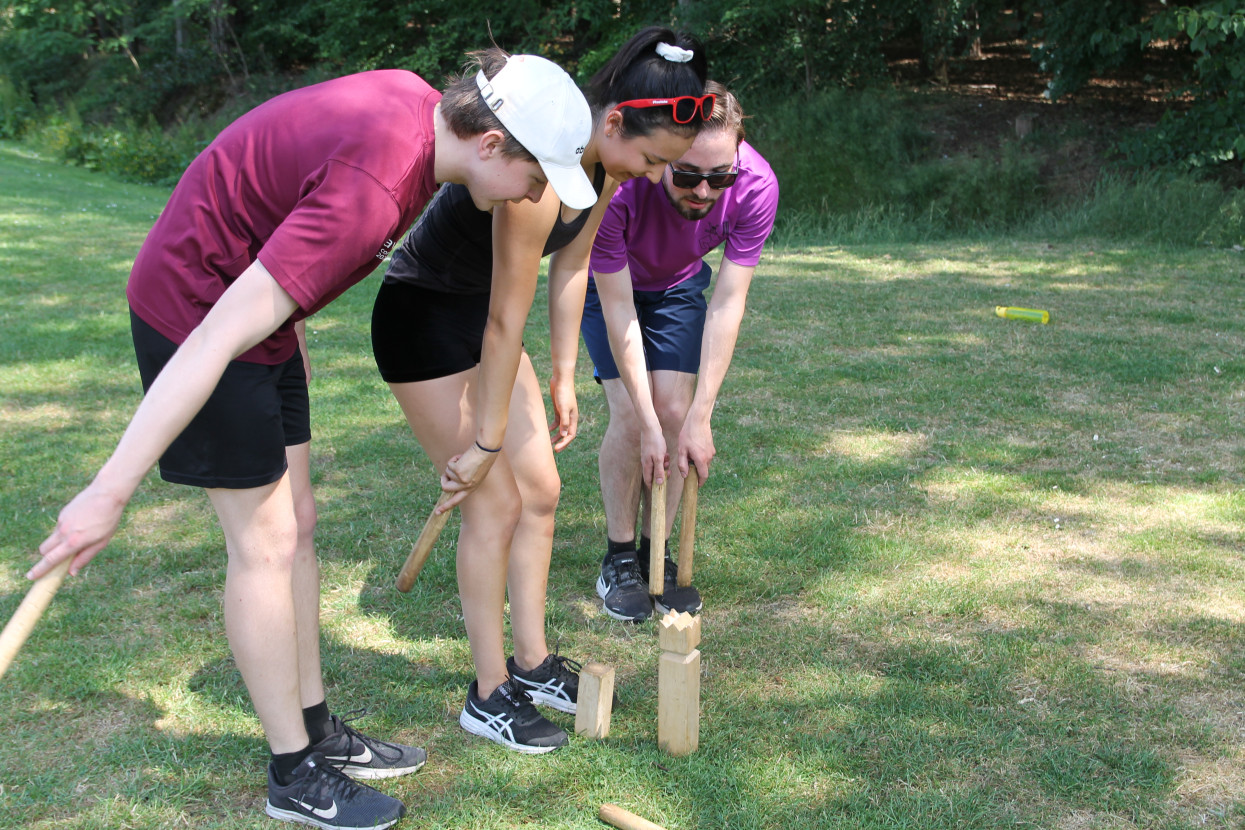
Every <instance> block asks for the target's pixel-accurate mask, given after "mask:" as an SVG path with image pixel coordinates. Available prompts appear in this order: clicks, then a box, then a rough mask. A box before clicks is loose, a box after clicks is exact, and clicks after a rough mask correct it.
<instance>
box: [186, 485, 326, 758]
mask: <svg viewBox="0 0 1245 830" xmlns="http://www.w3.org/2000/svg"><path fill="white" fill-rule="evenodd" d="M208 497H209V498H210V499H211V501H212V506H213V507H214V508H215V509H216V515H217V516H218V517H219V518H220V523H221V527H222V528H223V529H224V531H225V546H226V548H227V550H228V552H229V565H228V568H227V571H226V577H225V601H224V604H225V633H226V635H227V636H228V638H229V646H230V648H231V649H232V650H233V656H234V660H235V661H236V662H237V665H238V670H239V671H240V672H241V673H242V679H243V681H244V682H245V683H246V688H247V691H248V692H249V693H250V696H251V703H252V704H253V705H254V706H255V713H256V714H257V715H258V716H259V721H260V724H261V725H262V726H263V728H264V734H265V735H266V736H267V738H268V744H269V746H270V747H271V749H272V751H273V752H274V753H278V754H280V753H286V752H297V751H298V750H301V749H303V748H305V747H306V746H307V744H308V743H309V741H308V738H307V730H306V728H305V727H304V725H303V713H302V695H301V690H300V688H299V686H300V678H301V677H302V672H301V670H300V666H299V655H300V638H299V631H298V624H297V611H296V607H298V606H299V605H300V603H298V602H296V601H295V589H294V582H295V578H294V561H295V558H296V548H297V546H298V536H299V533H298V527H297V524H296V520H295V514H294V499H293V494H292V490H291V484H290V475H289V474H288V473H287V474H286V475H284V476H282V477H281V479H280V480H279V481H277V482H276V483H275V484H270V485H267V486H265V487H257V488H253V489H247V490H222V489H212V490H208Z"/></svg>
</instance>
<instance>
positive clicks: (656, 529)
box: [648, 479, 666, 597]
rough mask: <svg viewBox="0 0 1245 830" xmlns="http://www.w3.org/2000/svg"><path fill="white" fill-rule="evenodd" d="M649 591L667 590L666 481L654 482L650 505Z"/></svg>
mask: <svg viewBox="0 0 1245 830" xmlns="http://www.w3.org/2000/svg"><path fill="white" fill-rule="evenodd" d="M648 517H649V518H648V540H649V548H648V592H649V593H650V594H652V595H653V596H655V597H659V596H661V595H662V594H664V593H665V592H666V482H665V480H664V479H663V480H662V481H661V483H658V482H656V481H654V482H653V486H652V487H651V488H649V505H648Z"/></svg>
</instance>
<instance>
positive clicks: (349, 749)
mask: <svg viewBox="0 0 1245 830" xmlns="http://www.w3.org/2000/svg"><path fill="white" fill-rule="evenodd" d="M351 715H353V717H350V716H351ZM366 715H367V710H366V709H356V710H354V711H352V712H348V713H347V717H346V718H345V719H344V720H343V719H341V718H338V717H337V715H332V716H331V718H332V723H333V731H332V733H331V734H329V735H328V737H326V738H325V739H324V740H322V741H320V743H318V744H316V745H315V746H313V747H312V748H311V751H312V752H319V753H322V754H323V755H324V758H325V760H326V761H328V762H329V763H330V764H335V765H337V766H339V767H341V771H342V772H344V773H346V774H347V775H349V776H350V777H352V778H363V779H375V778H397V777H398V776H399V775H407V774H408V773H412V772H414V771H415V770H417V769H419V768H420V767H422V766H423V765H424V762H425V761H427V760H428V753H427V752H424V750H422V749H420V748H419V747H417V746H403V745H402V744H391V743H386V742H385V741H378V740H377V739H376V738H369V737H368V736H367V735H364V734H362V733H361V732H359V731H358V730H356V729H355V728H354V727H352V726H351V725H350V723H351V722H352V721H356V720H358V719H359V718H362V717H364V716H366Z"/></svg>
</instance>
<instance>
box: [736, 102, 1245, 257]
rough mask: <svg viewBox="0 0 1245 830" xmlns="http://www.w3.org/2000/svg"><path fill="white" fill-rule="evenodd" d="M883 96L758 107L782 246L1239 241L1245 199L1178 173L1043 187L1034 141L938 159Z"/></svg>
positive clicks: (1039, 147)
mask: <svg viewBox="0 0 1245 830" xmlns="http://www.w3.org/2000/svg"><path fill="white" fill-rule="evenodd" d="M920 110H921V103H920V102H919V101H917V100H915V99H913V98H912V97H910V96H904V95H900V94H899V93H896V92H893V91H890V90H885V89H882V90H861V91H854V92H853V91H846V90H832V91H830V92H827V93H825V94H822V95H817V96H813V97H811V98H804V97H801V98H799V99H793V100H789V101H787V102H786V103H784V104H780V105H776V106H773V107H770V108H767V109H764V110H762V111H760V112H759V113H757V115H756V116H755V117H754V118H753V119H751V122H752V123H751V124H750V126H749V130H750V140H752V141H753V143H755V144H756V145H757V146H758V147H759V148H760V149H761V150H762V152H763V153H764V155H765V156H766V158H767V159H768V160H769V161H770V163H771V164H772V165H773V166H774V168H775V171H776V172H777V174H778V179H779V181H780V182H781V185H782V209H781V211H780V225H781V227H780V228H779V238H780V239H782V240H784V241H787V242H796V241H800V242H812V241H821V242H826V241H834V242H851V241H864V240H871V241H914V240H921V239H938V238H946V237H949V236H964V235H974V234H997V233H1011V234H1018V235H1034V234H1037V235H1055V236H1062V237H1069V236H1095V237H1100V238H1110V239H1137V240H1145V241H1148V242H1159V243H1168V244H1173V245H1180V244H1184V245H1191V244H1213V245H1245V216H1243V214H1245V193H1243V192H1241V191H1239V190H1232V189H1226V188H1224V187H1223V185H1222V184H1220V183H1218V182H1215V181H1213V180H1209V179H1204V178H1199V177H1198V176H1197V175H1196V174H1194V173H1189V172H1182V171H1177V170H1167V171H1150V172H1131V171H1129V170H1127V169H1124V168H1119V169H1116V170H1113V171H1109V172H1108V173H1107V174H1105V175H1104V176H1103V177H1102V178H1101V179H1100V180H1099V181H1098V182H1097V183H1095V184H1094V185H1093V186H1092V187H1091V188H1090V190H1089V191H1088V192H1087V193H1073V194H1068V193H1066V192H1060V191H1057V190H1056V189H1054V188H1052V187H1050V186H1049V184H1048V178H1049V176H1050V172H1049V171H1044V169H1043V168H1044V166H1045V165H1046V164H1047V163H1048V161H1049V159H1047V158H1045V157H1044V156H1043V152H1044V151H1046V150H1047V149H1049V148H1047V147H1045V146H1044V145H1043V144H1041V143H1031V142H1025V141H1020V140H1017V139H1010V140H1007V141H1004V142H1003V143H1002V145H1001V146H999V147H997V148H988V149H989V150H990V151H989V152H978V153H961V154H958V155H952V156H944V155H942V154H941V153H940V151H939V145H938V144H937V142H936V141H935V140H934V137H933V136H932V135H930V134H927V133H925V132H923V131H922V129H921V127H920V124H921V123H922V119H921V118H919V117H916V114H917V113H918V112H920Z"/></svg>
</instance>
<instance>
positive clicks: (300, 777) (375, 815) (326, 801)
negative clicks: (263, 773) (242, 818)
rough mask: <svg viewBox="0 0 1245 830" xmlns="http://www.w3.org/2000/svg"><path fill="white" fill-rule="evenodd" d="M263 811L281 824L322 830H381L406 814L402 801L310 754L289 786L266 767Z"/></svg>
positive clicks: (314, 753) (297, 770) (316, 755)
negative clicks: (302, 825) (279, 780)
mask: <svg viewBox="0 0 1245 830" xmlns="http://www.w3.org/2000/svg"><path fill="white" fill-rule="evenodd" d="M264 812H265V813H267V814H268V815H270V816H272V817H273V818H275V819H280V820H281V821H293V822H297V823H299V824H311V825H313V826H315V827H323V828H325V830H337V829H338V828H346V829H347V830H385V828H386V827H392V826H393V825H394V824H396V823H397V821H398V819H400V818H402V816H403V815H405V813H406V808H405V807H403V806H402V802H401V801H398V799H396V798H391V797H390V796H387V795H385V794H384V793H382V792H378V791H376V790H374V789H372V788H371V787H369V786H368V785H367V784H360V783H359V782H358V781H355V780H354V779H353V778H351V777H349V776H348V775H346V774H345V773H343V772H341V770H339V769H337V767H335V766H333V765H332V764H330V763H328V762H327V761H325V760H324V756H323V755H321V754H320V753H318V752H313V753H311V754H310V755H308V756H307V758H306V759H305V760H304V761H303V762H302V763H301V764H299V765H298V767H297V768H296V769H295V770H294V774H293V776H291V780H290V783H289V784H280V783H278V782H277V777H276V770H275V768H274V767H273V765H272V764H269V765H268V803H267V804H266V805H265V806H264Z"/></svg>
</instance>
